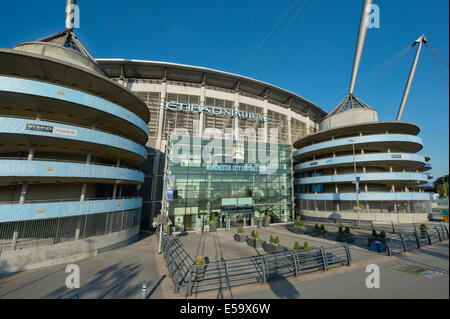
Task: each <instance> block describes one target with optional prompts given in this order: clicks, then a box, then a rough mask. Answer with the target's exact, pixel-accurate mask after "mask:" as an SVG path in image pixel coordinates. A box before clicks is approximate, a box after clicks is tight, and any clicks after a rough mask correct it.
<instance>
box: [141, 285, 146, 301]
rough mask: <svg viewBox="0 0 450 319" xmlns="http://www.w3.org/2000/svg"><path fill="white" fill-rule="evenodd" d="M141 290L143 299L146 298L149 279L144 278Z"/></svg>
mask: <svg viewBox="0 0 450 319" xmlns="http://www.w3.org/2000/svg"><path fill="white" fill-rule="evenodd" d="M141 290H142V299H145V297H146V296H147V281H145V280H144V281H143V282H142V286H141Z"/></svg>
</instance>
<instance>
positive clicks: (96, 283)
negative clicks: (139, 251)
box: [43, 263, 152, 299]
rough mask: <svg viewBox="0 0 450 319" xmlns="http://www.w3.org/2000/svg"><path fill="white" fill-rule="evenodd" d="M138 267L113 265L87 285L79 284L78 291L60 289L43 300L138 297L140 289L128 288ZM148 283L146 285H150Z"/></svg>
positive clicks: (100, 272) (99, 273)
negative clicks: (85, 296)
mask: <svg viewBox="0 0 450 319" xmlns="http://www.w3.org/2000/svg"><path fill="white" fill-rule="evenodd" d="M139 269H140V266H137V265H126V266H121V264H120V263H119V264H115V265H112V266H109V267H106V268H104V269H102V270H100V271H98V272H97V273H96V275H95V277H94V278H93V279H92V280H90V281H89V282H88V283H85V284H83V283H81V288H79V289H69V288H66V287H65V286H64V287H61V288H59V289H56V290H54V291H53V292H51V293H49V294H48V295H46V296H44V297H43V298H51V299H74V298H76V299H79V298H83V296H84V295H88V297H87V298H96V299H103V298H130V297H133V296H138V294H139V292H140V287H139V286H138V285H132V286H130V282H132V281H133V279H134V278H136V276H137V275H138V274H139ZM151 282H152V281H150V282H149V283H148V284H151Z"/></svg>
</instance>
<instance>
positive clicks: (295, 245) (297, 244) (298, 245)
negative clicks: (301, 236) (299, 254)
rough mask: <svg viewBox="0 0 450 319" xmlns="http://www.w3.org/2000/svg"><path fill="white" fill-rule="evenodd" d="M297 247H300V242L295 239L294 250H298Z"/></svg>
mask: <svg viewBox="0 0 450 319" xmlns="http://www.w3.org/2000/svg"><path fill="white" fill-rule="evenodd" d="M299 249H300V244H299V243H298V241H296V242H295V244H294V250H299Z"/></svg>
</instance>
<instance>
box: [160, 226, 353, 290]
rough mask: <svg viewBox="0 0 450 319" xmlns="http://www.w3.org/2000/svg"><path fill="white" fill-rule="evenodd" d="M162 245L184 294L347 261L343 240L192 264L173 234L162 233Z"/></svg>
mask: <svg viewBox="0 0 450 319" xmlns="http://www.w3.org/2000/svg"><path fill="white" fill-rule="evenodd" d="M162 247H163V253H164V260H165V262H166V266H167V268H168V270H169V276H170V277H171V278H172V279H173V281H174V285H175V289H174V291H175V292H179V291H180V288H181V287H186V295H187V296H191V295H192V293H193V292H202V291H210V290H217V289H223V288H227V289H229V288H230V287H234V286H240V285H246V284H251V283H257V282H262V283H265V282H267V281H268V280H270V279H272V278H277V277H287V276H299V275H300V274H303V273H307V272H311V271H318V270H328V269H330V268H332V267H337V266H341V265H350V263H351V256H350V250H349V248H348V246H347V244H346V243H344V244H339V245H334V246H328V247H313V248H310V249H308V250H290V251H285V252H282V253H276V254H266V255H259V256H252V257H245V258H236V259H228V260H225V259H223V258H222V259H221V260H218V261H214V262H207V263H205V264H202V265H198V264H195V263H194V261H193V260H192V258H191V257H190V256H189V255H188V254H187V253H186V251H185V250H184V248H183V246H182V244H181V242H180V241H179V240H178V239H177V238H175V237H173V236H168V235H166V234H164V235H163V236H162Z"/></svg>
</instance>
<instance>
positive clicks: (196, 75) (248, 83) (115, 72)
mask: <svg viewBox="0 0 450 319" xmlns="http://www.w3.org/2000/svg"><path fill="white" fill-rule="evenodd" d="M96 61H97V62H98V64H99V65H100V66H101V67H102V69H103V70H104V71H105V72H106V74H107V75H108V76H109V77H112V78H120V77H125V78H131V79H160V80H163V79H166V80H168V81H181V82H190V83H196V84H202V83H204V84H205V85H211V86H217V87H220V88H225V89H230V90H236V89H238V90H239V91H240V92H243V93H248V94H251V95H256V96H258V97H261V98H263V97H265V96H266V97H267V99H268V100H269V101H270V102H272V103H274V104H278V105H280V106H282V107H286V108H287V107H291V108H292V109H293V110H294V111H296V112H297V113H300V114H302V115H305V116H308V115H309V116H310V117H311V119H313V120H315V121H317V122H319V121H320V120H322V119H323V118H325V117H326V116H327V114H328V113H327V112H326V111H324V110H323V109H322V108H320V107H319V106H317V105H316V104H314V103H312V102H310V101H308V100H307V99H305V98H303V97H301V96H299V95H297V94H295V93H292V92H289V91H287V90H284V89H282V88H279V87H277V86H275V85H272V84H268V83H265V82H262V81H258V80H255V79H252V78H248V77H245V76H242V75H237V74H233V73H228V72H223V71H218V70H214V69H209V68H204V67H198V66H191V65H184V64H177V63H169V62H159V61H143V60H125V59H97V60H96Z"/></svg>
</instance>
